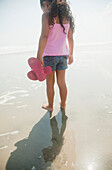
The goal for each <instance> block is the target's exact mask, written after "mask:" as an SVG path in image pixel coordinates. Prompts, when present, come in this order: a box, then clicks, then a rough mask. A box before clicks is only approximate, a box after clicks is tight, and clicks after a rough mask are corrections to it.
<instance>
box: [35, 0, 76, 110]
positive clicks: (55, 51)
mask: <svg viewBox="0 0 112 170" xmlns="http://www.w3.org/2000/svg"><path fill="white" fill-rule="evenodd" d="M40 3H41V7H42V10H43V12H44V13H43V14H42V32H41V36H40V40H39V48H38V52H37V58H38V59H39V60H40V61H41V64H42V66H43V67H46V66H51V67H52V73H51V74H49V75H47V76H46V84H47V97H48V105H47V104H45V105H43V106H42V107H43V108H44V109H47V110H49V111H53V100H54V82H55V72H56V77H57V84H58V87H59V91H60V98H61V102H60V107H61V108H63V109H65V106H66V97H67V87H66V83H65V70H66V69H67V68H68V66H67V59H68V64H72V63H73V45H74V41H73V32H74V18H73V17H72V14H71V10H70V7H69V5H68V3H67V2H66V1H59V0H40ZM67 39H68V44H69V49H68V46H67V44H66V40H67Z"/></svg>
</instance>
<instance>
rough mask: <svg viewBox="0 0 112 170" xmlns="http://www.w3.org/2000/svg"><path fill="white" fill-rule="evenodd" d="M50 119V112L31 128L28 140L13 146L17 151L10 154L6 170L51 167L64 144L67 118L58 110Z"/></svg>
mask: <svg viewBox="0 0 112 170" xmlns="http://www.w3.org/2000/svg"><path fill="white" fill-rule="evenodd" d="M50 117H51V112H47V113H46V114H45V115H44V116H43V117H42V119H41V120H40V121H39V122H38V123H37V124H35V126H34V127H33V128H32V131H31V132H30V134H29V136H28V138H25V139H23V140H21V141H19V142H17V143H16V144H15V146H16V147H17V149H16V150H15V151H13V152H12V153H11V155H10V158H9V160H8V162H7V165H6V170H31V169H32V170H40V169H41V170H45V169H47V168H48V167H50V166H51V163H52V162H53V160H55V158H56V156H57V155H58V154H59V153H60V151H61V148H62V145H63V144H64V143H63V141H64V137H63V134H64V131H65V129H66V122H67V116H66V115H65V111H64V110H60V111H59V112H58V114H57V115H56V116H54V117H53V118H51V119H50ZM60 118H61V130H60V133H59V128H58V123H59V122H58V121H60Z"/></svg>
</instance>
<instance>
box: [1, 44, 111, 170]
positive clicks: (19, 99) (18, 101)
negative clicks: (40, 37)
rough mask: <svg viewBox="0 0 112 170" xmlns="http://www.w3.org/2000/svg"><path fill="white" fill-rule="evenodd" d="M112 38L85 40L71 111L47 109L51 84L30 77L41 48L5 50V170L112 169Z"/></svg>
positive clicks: (72, 79)
mask: <svg viewBox="0 0 112 170" xmlns="http://www.w3.org/2000/svg"><path fill="white" fill-rule="evenodd" d="M111 49H112V44H109V45H94V46H92V45H91V46H83V47H82V46H79V47H76V51H75V62H74V64H73V65H71V66H69V68H68V70H67V72H66V82H67V87H68V98H67V108H66V111H65V112H64V111H62V110H60V107H59V102H60V100H59V90H58V87H57V85H56V84H55V98H54V112H53V113H52V114H53V115H52V117H51V118H50V116H51V115H50V113H49V112H47V111H46V110H44V109H42V108H41V106H42V105H43V104H44V103H46V101H47V97H46V93H45V88H46V84H45V81H44V82H38V81H37V82H33V81H31V80H29V79H28V78H27V77H26V74H27V71H29V66H28V64H27V60H28V58H29V57H31V56H35V52H28V53H25V52H24V53H13V54H6V55H5V54H4V55H0V72H1V73H2V74H1V75H0V80H1V83H0V170H5V169H6V170H23V169H24V170H45V169H46V170H48V169H49V170H58V169H59V170H68V169H69V170H72V169H73V170H112V149H111V148H112V123H111V122H112V67H111V63H112V58H111V56H112V50H111Z"/></svg>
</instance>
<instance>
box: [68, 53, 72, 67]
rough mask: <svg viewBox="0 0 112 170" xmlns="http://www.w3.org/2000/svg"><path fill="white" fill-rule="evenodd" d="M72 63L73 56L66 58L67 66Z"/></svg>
mask: <svg viewBox="0 0 112 170" xmlns="http://www.w3.org/2000/svg"><path fill="white" fill-rule="evenodd" d="M72 63H73V56H72V55H69V57H68V64H69V65H70V64H72Z"/></svg>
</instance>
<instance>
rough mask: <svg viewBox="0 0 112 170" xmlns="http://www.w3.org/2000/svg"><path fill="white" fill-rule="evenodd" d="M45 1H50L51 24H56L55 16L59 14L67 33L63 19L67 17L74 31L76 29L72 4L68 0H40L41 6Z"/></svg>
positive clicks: (60, 21) (61, 23)
mask: <svg viewBox="0 0 112 170" xmlns="http://www.w3.org/2000/svg"><path fill="white" fill-rule="evenodd" d="M43 1H46V2H49V3H50V8H49V25H53V24H54V17H56V16H58V18H59V23H60V25H61V26H62V28H63V32H64V33H65V27H64V25H63V19H64V18H66V20H67V21H68V22H69V23H70V27H71V29H72V31H73V32H74V29H75V24H74V18H73V16H72V12H71V9H70V6H69V4H68V3H67V2H66V0H64V1H62V0H60V2H61V3H58V2H57V0H40V4H41V7H42V5H43ZM65 34H66V33H65Z"/></svg>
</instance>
